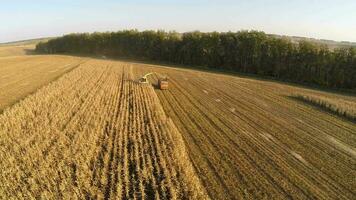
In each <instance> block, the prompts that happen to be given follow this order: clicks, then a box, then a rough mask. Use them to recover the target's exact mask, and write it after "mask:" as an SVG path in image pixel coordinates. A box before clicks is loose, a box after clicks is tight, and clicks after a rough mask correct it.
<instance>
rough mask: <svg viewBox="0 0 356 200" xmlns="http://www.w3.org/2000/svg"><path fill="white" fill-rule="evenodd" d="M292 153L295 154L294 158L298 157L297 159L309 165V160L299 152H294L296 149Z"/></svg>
mask: <svg viewBox="0 0 356 200" xmlns="http://www.w3.org/2000/svg"><path fill="white" fill-rule="evenodd" d="M290 153H291V154H292V155H293V156H294V158H296V159H297V160H299V161H300V162H302V163H303V164H305V165H308V162H307V161H306V160H305V159H304V158H303V156H301V155H300V154H299V153H297V152H294V151H291V152H290Z"/></svg>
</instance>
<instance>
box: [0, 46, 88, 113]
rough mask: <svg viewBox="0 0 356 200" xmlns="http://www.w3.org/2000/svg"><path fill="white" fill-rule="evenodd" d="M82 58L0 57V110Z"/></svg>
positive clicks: (77, 63) (67, 69) (71, 66)
mask: <svg viewBox="0 0 356 200" xmlns="http://www.w3.org/2000/svg"><path fill="white" fill-rule="evenodd" d="M0 49H1V47H0ZM83 60H84V59H81V58H76V57H70V56H19V57H4V58H0V112H1V110H3V109H4V108H5V107H6V106H8V105H11V104H13V103H15V102H16V101H18V100H19V99H22V98H24V97H25V96H27V95H28V94H30V93H32V92H34V91H35V90H36V89H38V88H40V87H41V86H43V85H44V84H47V83H49V82H51V81H52V80H53V79H55V78H57V77H59V76H61V75H62V74H63V73H65V72H67V71H69V70H71V69H73V68H74V67H76V66H78V65H79V64H80V63H81V62H83Z"/></svg>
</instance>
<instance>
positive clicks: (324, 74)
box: [36, 30, 356, 89]
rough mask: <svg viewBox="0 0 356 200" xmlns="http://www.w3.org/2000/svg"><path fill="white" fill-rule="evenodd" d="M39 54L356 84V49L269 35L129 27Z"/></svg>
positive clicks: (68, 39)
mask: <svg viewBox="0 0 356 200" xmlns="http://www.w3.org/2000/svg"><path fill="white" fill-rule="evenodd" d="M36 51H37V52H39V53H50V54H57V53H66V54H68V53H69V54H88V55H100V56H102V55H105V56H109V57H117V58H120V57H126V58H136V59H147V60H151V61H160V62H170V63H176V64H182V65H189V66H205V67H209V68H213V69H219V70H229V71H236V72H243V73H253V74H258V75H264V76H272V77H275V78H277V79H281V80H288V81H294V82H300V83H308V84H316V85H320V86H324V87H331V88H347V89H355V88H356V48H340V49H334V50H330V49H329V48H328V47H327V46H323V45H317V44H315V43H311V42H307V41H301V42H299V43H297V44H296V43H293V42H292V41H290V40H289V39H286V38H276V37H272V36H268V35H267V34H265V33H264V32H258V31H239V32H226V33H218V32H211V33H202V32H188V33H183V34H181V33H177V32H164V31H143V32H139V31H136V30H127V31H119V32H105V33H92V34H89V33H83V34H70V35H65V36H63V37H59V38H56V39H51V40H49V41H48V42H45V43H39V44H38V45H37V46H36Z"/></svg>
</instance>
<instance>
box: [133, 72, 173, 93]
mask: <svg viewBox="0 0 356 200" xmlns="http://www.w3.org/2000/svg"><path fill="white" fill-rule="evenodd" d="M153 74H154V72H151V73H148V74H145V75H144V76H142V77H141V78H140V79H139V80H138V82H139V83H142V84H148V83H149V82H148V80H147V77H148V76H150V75H153ZM156 74H157V75H160V74H158V73H156ZM158 88H159V89H160V90H167V89H168V78H167V76H165V77H164V78H158Z"/></svg>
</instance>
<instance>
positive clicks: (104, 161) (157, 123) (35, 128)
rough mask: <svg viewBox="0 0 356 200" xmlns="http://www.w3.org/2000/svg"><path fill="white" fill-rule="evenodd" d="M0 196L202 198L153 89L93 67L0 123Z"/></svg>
mask: <svg viewBox="0 0 356 200" xmlns="http://www.w3.org/2000/svg"><path fill="white" fill-rule="evenodd" d="M0 196H1V197H3V198H5V199H8V198H10V197H13V198H14V197H15V198H24V199H28V198H42V199H71V198H79V199H85V198H90V199H109V198H110V199H114V198H118V199H138V198H139V199H141V198H142V199H184V198H190V199H206V198H207V196H206V193H205V190H204V188H203V187H202V185H201V183H200V181H199V179H198V177H197V176H196V174H195V172H194V168H193V166H192V163H191V162H190V160H189V157H188V154H187V152H186V149H185V145H184V142H183V139H182V136H181V134H180V133H179V131H178V130H177V128H176V127H175V125H174V123H173V122H172V121H171V119H169V118H167V117H166V115H165V113H164V111H163V108H162V107H161V105H160V103H159V99H158V97H157V96H156V94H155V92H154V90H153V88H152V87H151V86H149V85H140V84H138V83H136V82H134V81H133V79H132V68H131V67H129V66H125V65H123V64H116V65H114V64H113V63H103V62H95V61H92V62H89V63H86V64H83V65H81V66H80V67H78V68H76V69H75V70H73V71H72V72H70V73H69V74H66V75H64V76H63V77H62V78H60V79H59V80H58V81H55V82H53V83H52V84H50V85H48V86H46V87H44V88H42V89H41V90H39V91H38V92H37V93H35V94H34V95H31V96H30V97H28V98H26V99H25V100H24V101H22V102H20V103H18V104H16V105H15V106H13V107H12V109H9V110H6V111H5V112H4V113H3V114H2V115H1V116H0Z"/></svg>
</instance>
